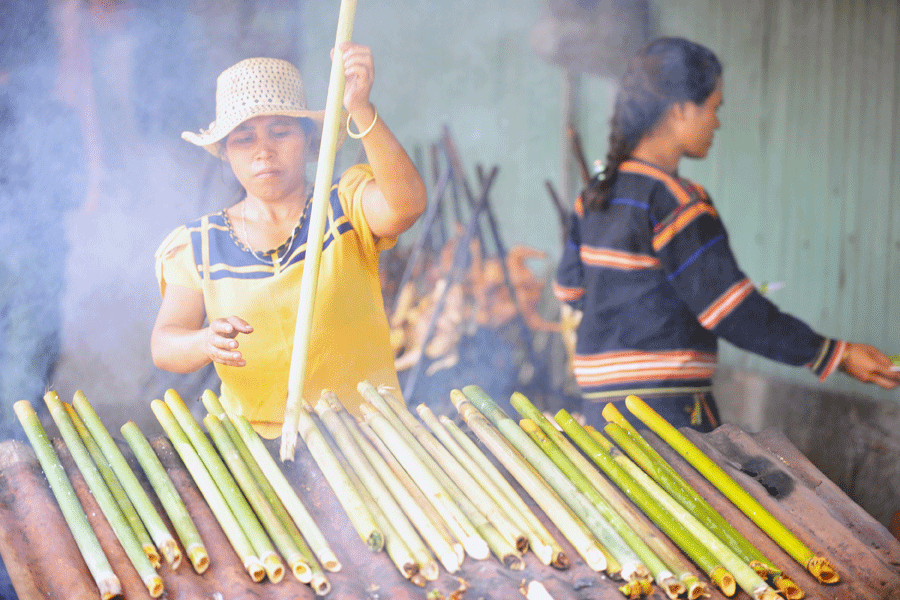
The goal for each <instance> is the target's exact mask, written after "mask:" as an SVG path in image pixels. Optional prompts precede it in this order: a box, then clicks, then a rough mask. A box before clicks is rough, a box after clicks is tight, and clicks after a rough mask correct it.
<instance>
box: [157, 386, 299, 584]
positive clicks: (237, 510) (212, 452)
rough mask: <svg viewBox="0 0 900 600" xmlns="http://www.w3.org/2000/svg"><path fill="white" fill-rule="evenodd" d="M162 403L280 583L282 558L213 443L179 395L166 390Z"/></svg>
mask: <svg viewBox="0 0 900 600" xmlns="http://www.w3.org/2000/svg"><path fill="white" fill-rule="evenodd" d="M165 402H166V406H168V407H169V410H171V411H172V414H173V415H174V416H175V420H176V421H178V424H179V425H180V426H181V429H182V431H184V433H185V435H186V436H187V437H188V439H189V440H190V442H191V445H192V446H193V447H194V450H196V451H197V455H198V456H199V457H200V460H201V461H202V462H203V464H204V465H206V468H207V470H208V471H209V473H210V475H214V477H213V480H214V481H215V482H216V487H218V488H219V490H220V491H221V492H222V496H223V497H224V498H225V502H227V503H228V506H229V507H230V508H231V512H232V513H233V514H234V516H235V517H237V519H238V523H240V525H241V529H243V530H244V533H245V534H246V535H247V539H248V540H250V545H252V546H253V552H254V554H255V555H256V556H258V557H259V560H261V561H262V564H263V567H264V568H265V570H266V575H267V576H268V577H269V579H270V580H271V581H273V582H275V583H277V582H279V581H281V580H282V579H283V578H284V563H283V562H281V558H280V557H279V556H278V554H277V553H276V552H275V547H274V546H273V545H272V541H271V540H270V539H269V536H268V535H267V534H266V531H265V529H264V528H263V526H262V524H261V523H260V522H259V519H258V518H257V516H256V515H255V514H254V512H253V509H252V508H251V507H250V504H249V503H248V502H247V499H246V498H245V497H244V495H243V494H242V493H241V489H240V487H239V486H238V484H237V482H236V481H235V480H234V477H232V476H231V474H230V473H229V472H228V467H226V466H225V463H224V462H222V459H221V458H220V457H219V455H218V453H217V452H216V449H215V448H214V447H213V445H212V442H210V441H209V438H208V437H206V434H204V433H203V430H202V429H201V428H200V424H199V423H198V422H197V420H196V419H195V418H194V415H192V414H191V411H190V410H189V409H188V407H187V405H186V404H185V403H184V401H183V400H182V399H181V396H179V395H178V392H176V391H175V390H171V389H170V390H166V393H165Z"/></svg>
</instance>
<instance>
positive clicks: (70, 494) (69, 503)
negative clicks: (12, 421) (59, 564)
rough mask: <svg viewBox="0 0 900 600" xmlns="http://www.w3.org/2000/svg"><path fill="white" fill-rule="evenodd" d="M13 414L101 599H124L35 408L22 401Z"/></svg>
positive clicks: (117, 579)
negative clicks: (32, 449) (48, 485)
mask: <svg viewBox="0 0 900 600" xmlns="http://www.w3.org/2000/svg"><path fill="white" fill-rule="evenodd" d="M13 410H14V411H15V413H16V417H17V418H18V420H19V423H20V424H21V425H22V429H24V430H25V435H26V436H27V437H28V441H29V442H30V443H31V447H32V448H34V453H35V454H36V455H37V459H38V463H40V465H41V469H43V471H44V475H45V476H46V477H47V482H48V483H49V484H50V489H51V490H52V491H53V495H54V496H55V497H56V502H57V504H59V509H60V512H61V513H62V515H63V518H64V519H65V520H66V524H67V525H68V526H69V531H71V532H72V537H73V538H74V539H75V545H76V546H78V551H79V552H81V556H82V557H83V558H84V562H85V564H86V565H87V567H88V571H90V573H91V577H93V578H94V583H96V584H97V588H98V590H99V592H100V598H102V600H111V599H112V598H115V597H118V596H121V595H122V584H121V582H120V581H119V578H118V577H117V576H116V574H115V573H114V572H113V570H112V566H111V565H110V564H109V560H108V559H107V558H106V554H104V552H103V548H102V547H101V546H100V540H98V539H97V534H96V533H94V529H93V528H92V527H91V523H90V521H88V518H87V515H86V514H85V513H84V509H83V508H82V507H81V504H80V503H79V502H78V496H76V495H75V489H74V488H73V487H72V482H71V481H69V478H68V476H67V475H66V472H65V469H63V466H62V463H61V462H60V460H59V456H58V455H57V454H56V451H55V450H54V449H53V445H52V444H51V443H50V438H48V437H47V432H46V431H45V430H44V427H43V425H41V421H40V419H39V418H38V416H37V413H36V412H35V411H34V407H32V406H31V403H30V402H28V400H19V401H18V402H16V403H15V404H14V405H13Z"/></svg>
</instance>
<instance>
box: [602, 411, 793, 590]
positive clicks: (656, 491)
mask: <svg viewBox="0 0 900 600" xmlns="http://www.w3.org/2000/svg"><path fill="white" fill-rule="evenodd" d="M609 426H610V427H618V426H617V425H616V424H615V423H610V424H609ZM588 432H589V433H590V435H591V436H592V437H593V438H594V439H595V440H596V441H597V442H598V443H599V444H600V445H602V446H603V447H604V449H605V450H606V452H608V453H609V454H610V456H612V457H613V460H615V461H616V462H617V463H618V464H619V465H621V466H622V468H623V469H624V470H625V471H626V472H627V473H628V474H629V475H630V476H631V477H632V478H633V480H634V481H635V482H636V483H637V484H638V485H639V486H641V487H642V488H643V489H644V490H646V491H647V492H648V493H649V494H651V495H652V496H653V497H654V498H655V499H656V500H658V501H659V503H660V505H661V506H662V507H663V508H664V509H665V510H667V511H668V512H669V513H670V514H671V515H673V516H674V517H675V518H676V519H678V521H679V522H681V524H682V525H684V526H685V527H686V528H688V529H689V530H690V531H692V532H694V533H695V534H696V535H697V537H698V538H699V539H701V541H703V543H704V544H706V546H707V548H709V550H710V551H711V552H712V553H713V555H715V556H716V558H718V559H719V560H720V561H721V563H722V566H724V567H725V568H726V569H727V570H728V572H729V573H731V574H732V575H733V576H734V578H735V581H736V582H737V584H738V585H739V586H740V587H741V589H743V590H744V591H745V592H747V593H748V594H749V595H750V596H751V597H753V598H758V599H762V598H778V597H779V595H778V594H777V593H776V592H775V590H773V589H772V588H770V587H769V585H768V584H767V583H766V581H765V580H763V578H762V577H760V575H759V573H757V572H756V571H755V570H753V568H751V567H750V565H749V564H747V563H746V562H745V561H743V560H742V559H741V557H739V556H738V555H737V554H735V553H734V552H733V551H732V550H731V548H729V547H728V546H727V545H726V544H724V543H722V541H721V540H719V538H717V537H716V536H715V535H714V534H713V533H712V532H711V531H709V530H708V529H707V528H706V527H705V526H704V525H703V524H702V523H701V522H700V521H699V520H698V519H697V518H696V517H695V516H694V515H692V514H691V513H690V512H688V511H687V510H686V509H685V508H684V507H683V506H681V504H679V503H678V501H677V500H675V499H674V498H672V496H671V495H670V494H668V493H667V492H666V491H665V490H664V489H663V488H662V487H660V486H659V484H657V483H656V482H655V481H653V479H652V478H651V477H650V476H649V475H647V474H646V473H644V472H643V471H642V470H641V469H640V467H638V466H637V465H636V464H635V463H634V462H633V461H632V460H631V459H629V458H628V457H627V456H625V455H624V454H623V453H622V452H621V450H619V449H618V448H616V447H615V446H613V445H612V443H611V442H610V441H609V440H607V439H606V438H604V437H603V436H602V435H601V434H600V432H598V431H597V430H596V429H593V428H590V429H588Z"/></svg>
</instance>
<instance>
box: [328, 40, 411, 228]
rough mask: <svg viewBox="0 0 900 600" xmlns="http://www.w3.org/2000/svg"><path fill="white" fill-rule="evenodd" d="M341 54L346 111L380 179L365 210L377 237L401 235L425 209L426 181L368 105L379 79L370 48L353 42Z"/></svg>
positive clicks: (368, 191) (367, 191) (369, 188)
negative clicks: (375, 81)
mask: <svg viewBox="0 0 900 600" xmlns="http://www.w3.org/2000/svg"><path fill="white" fill-rule="evenodd" d="M341 50H342V51H343V53H344V56H343V57H344V74H345V76H346V80H347V81H346V85H345V88H344V107H345V108H346V109H347V111H348V112H349V113H350V116H351V118H352V120H353V124H354V126H355V127H356V131H358V132H360V133H365V135H363V137H362V144H363V148H364V149H365V151H366V157H367V158H368V160H369V165H370V166H371V167H372V172H373V174H374V175H375V181H374V182H373V183H370V184H369V185H368V186H367V187H366V189H365V190H364V191H363V199H362V201H363V212H364V213H365V216H366V221H367V222H368V223H369V227H370V228H371V230H372V233H374V234H375V235H376V236H378V237H391V236H396V235H400V234H401V233H403V232H404V231H406V230H407V229H409V228H410V227H412V225H413V223H415V222H416V219H418V218H419V216H420V215H421V214H422V213H423V212H424V211H425V205H426V202H427V193H426V190H425V183H424V182H423V181H422V177H421V175H419V172H418V170H417V169H416V167H415V165H414V164H413V162H412V160H410V158H409V155H408V154H407V153H406V150H404V149H403V146H402V145H400V142H399V141H398V140H397V138H396V137H394V134H393V133H391V130H390V129H389V128H388V126H387V124H385V122H384V119H383V118H382V116H381V115H377V111H376V109H375V107H374V106H373V105H372V103H371V102H370V101H369V92H370V91H371V89H372V84H373V82H374V78H375V66H374V61H373V58H372V51H371V49H370V48H368V47H367V46H361V45H359V44H354V43H352V42H349V43H345V44H343V45H342V46H341ZM376 115H377V116H376Z"/></svg>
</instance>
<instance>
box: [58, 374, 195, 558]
mask: <svg viewBox="0 0 900 600" xmlns="http://www.w3.org/2000/svg"><path fill="white" fill-rule="evenodd" d="M72 407H73V408H74V409H75V412H77V413H78V416H79V417H81V420H82V422H83V423H84V426H85V427H86V428H87V430H88V431H89V432H90V435H91V437H93V438H94V441H95V442H96V443H97V446H99V448H100V450H101V452H102V453H103V456H104V457H106V461H107V462H108V463H109V466H110V467H111V468H112V471H113V473H114V475H115V478H116V479H118V480H119V481H120V482H121V484H122V488H123V489H124V490H125V493H126V494H127V499H128V500H130V503H131V504H132V505H133V507H134V511H135V512H137V514H138V516H139V517H140V520H141V521H142V522H143V524H144V525H145V526H146V528H147V529H146V531H147V532H148V533H149V534H150V537H151V538H152V539H153V542H154V543H155V544H156V547H157V548H159V551H160V552H162V555H163V557H165V559H166V562H168V563H169V564H170V565H171V566H172V569H177V568H178V565H180V564H181V549H180V548H179V547H178V544H177V543H176V542H175V538H174V537H172V534H171V533H169V529H168V528H167V527H166V524H165V523H163V520H162V517H161V516H160V515H159V512H157V510H156V507H155V506H153V503H152V502H151V501H150V497H149V496H148V495H147V492H145V491H144V488H143V487H142V486H141V484H140V482H139V481H138V479H137V477H135V475H134V471H132V470H131V466H130V465H129V464H128V461H126V460H125V457H124V456H123V455H122V451H121V450H119V446H118V445H117V444H116V442H115V441H114V440H113V438H112V436H111V435H110V434H109V431H107V429H106V427H104V425H103V423H102V422H101V421H100V417H99V416H98V415H97V413H96V411H95V410H94V408H93V407H92V406H91V403H90V402H88V399H87V397H86V396H85V395H84V392H82V391H81V390H78V391H76V392H75V396H74V397H73V399H72ZM154 554H155V553H154ZM158 560H159V559H158V558H157V561H158ZM151 562H152V561H151Z"/></svg>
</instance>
